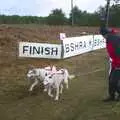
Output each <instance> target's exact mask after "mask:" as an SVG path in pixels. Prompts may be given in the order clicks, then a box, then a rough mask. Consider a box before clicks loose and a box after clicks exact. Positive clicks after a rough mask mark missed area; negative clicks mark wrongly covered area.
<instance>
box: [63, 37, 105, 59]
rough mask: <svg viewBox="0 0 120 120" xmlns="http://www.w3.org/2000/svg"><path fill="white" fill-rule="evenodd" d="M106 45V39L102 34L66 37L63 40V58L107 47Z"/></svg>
mask: <svg viewBox="0 0 120 120" xmlns="http://www.w3.org/2000/svg"><path fill="white" fill-rule="evenodd" d="M105 46H106V44H105V39H104V38H103V37H102V36H101V35H87V36H81V37H70V38H65V39H64V40H63V51H64V53H63V58H68V57H72V56H75V55H79V54H82V53H86V52H90V51H93V50H96V49H101V48H105Z"/></svg>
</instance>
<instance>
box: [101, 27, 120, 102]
mask: <svg viewBox="0 0 120 120" xmlns="http://www.w3.org/2000/svg"><path fill="white" fill-rule="evenodd" d="M100 33H101V34H102V35H103V37H104V38H105V39H106V49H107V53H108V56H109V59H110V61H111V71H110V73H109V90H108V93H109V96H108V97H107V98H106V99H104V101H105V102H108V101H114V100H117V101H119V100H120V35H119V33H120V32H119V31H118V30H116V29H110V28H107V27H104V26H103V27H101V28H100ZM116 93H117V96H116Z"/></svg>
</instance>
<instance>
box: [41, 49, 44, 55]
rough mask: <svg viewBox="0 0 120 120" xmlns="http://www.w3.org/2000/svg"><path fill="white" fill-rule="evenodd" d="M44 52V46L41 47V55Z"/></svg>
mask: <svg viewBox="0 0 120 120" xmlns="http://www.w3.org/2000/svg"><path fill="white" fill-rule="evenodd" d="M43 53H44V47H41V55H43Z"/></svg>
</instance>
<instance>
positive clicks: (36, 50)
mask: <svg viewBox="0 0 120 120" xmlns="http://www.w3.org/2000/svg"><path fill="white" fill-rule="evenodd" d="M36 53H37V54H40V47H38V48H36V47H35V46H33V54H36Z"/></svg>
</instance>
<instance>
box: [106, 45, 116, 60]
mask: <svg viewBox="0 0 120 120" xmlns="http://www.w3.org/2000/svg"><path fill="white" fill-rule="evenodd" d="M107 52H108V54H109V56H110V57H111V59H112V60H113V59H115V50H114V48H113V46H112V43H109V44H107Z"/></svg>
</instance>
